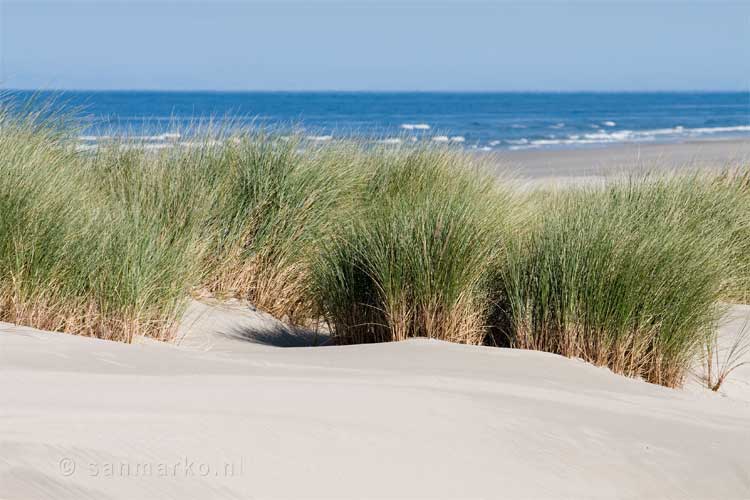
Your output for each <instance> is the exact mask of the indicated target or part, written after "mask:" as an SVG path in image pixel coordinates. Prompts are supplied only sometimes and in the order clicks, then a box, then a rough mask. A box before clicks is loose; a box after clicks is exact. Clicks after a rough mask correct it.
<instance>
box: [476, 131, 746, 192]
mask: <svg viewBox="0 0 750 500" xmlns="http://www.w3.org/2000/svg"><path fill="white" fill-rule="evenodd" d="M491 155H492V161H493V163H495V164H496V165H497V168H498V170H500V171H503V172H505V171H510V172H512V173H513V174H514V175H516V176H518V177H519V178H521V179H529V180H533V181H541V182H549V183H571V182H578V181H589V180H597V179H603V178H606V177H612V176H616V175H620V174H627V173H638V172H644V171H670V170H674V171H684V170H689V169H703V170H717V169H721V168H726V167H733V166H741V165H747V164H748V162H750V139H717V140H703V141H692V142H684V143H679V144H653V143H651V144H649V143H646V144H626V145H613V146H608V147H591V148H577V149H567V150H559V149H556V150H544V149H536V150H535V149H528V150H519V151H504V152H500V153H491Z"/></svg>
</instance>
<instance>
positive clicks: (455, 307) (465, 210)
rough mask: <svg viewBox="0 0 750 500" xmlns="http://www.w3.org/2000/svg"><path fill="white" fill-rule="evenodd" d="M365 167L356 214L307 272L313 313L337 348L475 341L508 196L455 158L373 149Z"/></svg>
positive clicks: (467, 160) (480, 334)
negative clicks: (365, 177)
mask: <svg viewBox="0 0 750 500" xmlns="http://www.w3.org/2000/svg"><path fill="white" fill-rule="evenodd" d="M367 160H368V166H367V170H368V172H371V174H370V176H369V180H368V185H367V186H366V188H365V192H364V193H363V195H362V198H361V201H360V207H359V213H358V215H357V216H356V217H354V218H353V219H352V222H351V224H348V225H343V226H341V227H340V229H339V231H338V232H337V233H336V234H335V236H334V237H333V238H331V240H330V241H328V242H327V243H326V244H325V245H324V246H323V248H322V249H321V252H320V256H319V258H318V260H317V261H316V263H315V265H314V267H313V272H312V281H313V285H312V287H313V288H312V294H313V296H314V297H315V298H316V300H317V303H318V305H319V308H320V309H319V311H320V314H321V315H322V316H323V317H324V318H325V319H326V320H327V321H328V323H329V324H330V326H331V328H332V330H333V332H334V333H335V336H336V338H337V339H338V340H339V341H340V342H345V343H361V342H382V341H390V340H402V339H405V338H408V337H418V336H423V337H430V338H437V339H442V340H450V341H456V342H465V343H471V344H479V343H482V341H483V339H484V335H485V324H486V316H487V314H488V312H489V304H490V302H489V296H488V294H487V292H488V288H487V285H486V279H487V277H488V271H489V269H490V268H491V265H492V263H493V262H494V261H495V258H496V255H495V246H494V241H495V240H496V239H497V238H502V237H503V231H504V230H505V229H506V228H507V226H508V225H509V223H508V219H509V218H510V215H511V212H512V210H511V206H512V204H513V201H512V196H511V195H510V193H509V192H508V191H507V190H503V189H501V188H500V187H499V186H498V185H497V183H496V182H495V180H494V179H493V178H491V177H488V176H487V175H486V174H485V173H482V172H481V171H479V170H478V169H477V168H478V167H477V165H476V158H472V157H471V156H469V155H466V154H464V153H459V152H456V151H450V150H445V149H434V148H408V149H398V150H395V151H393V150H391V151H387V150H386V151H383V150H380V151H373V152H371V153H370V154H369V155H368V158H367Z"/></svg>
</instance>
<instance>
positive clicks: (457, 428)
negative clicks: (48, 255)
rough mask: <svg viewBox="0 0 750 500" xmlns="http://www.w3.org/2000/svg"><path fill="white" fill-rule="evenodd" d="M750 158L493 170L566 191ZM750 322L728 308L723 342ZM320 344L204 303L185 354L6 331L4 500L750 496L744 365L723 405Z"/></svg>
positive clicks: (185, 335)
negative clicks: (631, 174)
mask: <svg viewBox="0 0 750 500" xmlns="http://www.w3.org/2000/svg"><path fill="white" fill-rule="evenodd" d="M748 153H750V145H749V143H748V142H743V141H724V142H703V143H694V144H686V145H660V146H655V145H651V146H643V147H641V148H637V147H635V146H623V147H617V148H610V149H596V150H577V151H557V152H550V151H528V152H508V153H503V154H501V155H498V161H500V162H502V163H503V164H504V165H508V164H512V166H513V167H516V168H517V169H518V175H519V176H520V177H522V178H526V179H532V180H541V181H543V182H553V183H565V182H579V181H584V180H586V179H600V178H603V177H606V176H608V175H612V174H614V173H616V172H618V171H622V169H624V170H625V171H633V170H634V169H636V168H641V167H643V166H644V165H654V166H658V167H659V168H677V167H680V166H682V165H683V164H684V163H685V161H686V160H691V161H692V162H693V165H695V166H696V167H699V168H714V167H715V166H721V165H724V164H726V163H728V162H732V161H736V160H739V159H740V158H741V157H742V155H746V154H748ZM748 321H750V306H733V307H732V308H731V309H730V311H729V313H728V315H727V317H726V321H725V323H724V324H723V326H722V329H721V338H722V342H723V344H724V345H730V344H731V341H732V339H733V338H734V337H735V336H736V335H738V334H739V332H741V331H742V330H743V328H745V327H746V326H747V323H748ZM327 340H328V339H327V338H326V336H325V335H315V334H312V333H309V332H298V331H296V330H294V329H292V328H289V327H288V326H286V325H284V324H282V323H280V322H279V321H277V320H275V319H273V318H271V317H270V316H268V315H265V314H263V313H260V312H258V311H254V310H253V309H252V308H250V307H248V306H247V305H245V304H242V303H234V304H224V305H218V304H205V303H198V302H194V303H193V304H192V305H191V307H190V308H189V310H188V312H187V314H186V316H185V320H184V321H183V325H182V327H181V330H180V335H179V336H178V339H177V342H176V343H175V344H161V343H157V342H154V341H146V340H141V341H140V342H139V343H137V344H135V345H126V344H120V343H115V342H107V341H103V340H96V339H90V338H81V337H75V336H71V335H63V334H56V333H49V332H41V331H38V330H33V329H30V328H24V327H17V326H13V325H8V324H0V370H2V384H1V385H0V412H2V418H1V419H0V451H1V452H0V498H3V499H24V500H28V499H42V498H54V499H57V500H61V499H76V500H82V499H87V498H91V499H97V500H99V499H151V498H154V499H156V498H158V499H165V498H179V499H209V498H210V499H213V498H243V499H246V498H255V497H273V498H311V497H314V498H361V497H368V498H540V497H541V498H667V497H668V498H722V499H732V498H736V499H740V498H750V365H746V366H744V367H742V368H740V369H738V370H736V371H735V373H733V374H732V376H731V377H730V378H729V380H728V381H727V382H726V383H725V385H724V386H723V387H722V390H721V391H720V392H719V393H712V392H710V391H709V390H707V389H706V388H704V387H703V386H702V385H701V383H700V380H699V378H700V369H699V368H697V369H696V375H695V376H694V377H693V378H692V379H691V380H690V381H688V383H687V384H686V387H685V388H683V389H680V390H672V389H667V388H664V387H661V386H656V385H651V384H648V383H645V382H643V381H639V380H633V379H628V378H625V377H621V376H618V375H614V374H612V373H611V372H610V371H609V370H607V369H605V368H598V367H594V366H592V365H590V364H587V363H584V362H582V361H580V360H575V359H567V358H563V357H561V356H557V355H553V354H548V353H542V352H534V351H520V350H508V349H498V348H490V347H476V346H467V345H458V344H450V343H445V342H440V341H430V340H423V339H414V340H409V341H405V342H398V343H388V344H374V345H353V346H326V345H325V344H326V343H327ZM321 345H322V346H321ZM313 346H315V347H313Z"/></svg>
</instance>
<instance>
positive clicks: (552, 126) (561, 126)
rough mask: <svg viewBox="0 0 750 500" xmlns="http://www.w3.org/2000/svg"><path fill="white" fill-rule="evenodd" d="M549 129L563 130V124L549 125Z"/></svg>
mask: <svg viewBox="0 0 750 500" xmlns="http://www.w3.org/2000/svg"><path fill="white" fill-rule="evenodd" d="M549 128H555V129H560V128H565V122H560V123H555V124H554V125H550V126H549Z"/></svg>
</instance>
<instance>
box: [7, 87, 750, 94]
mask: <svg viewBox="0 0 750 500" xmlns="http://www.w3.org/2000/svg"><path fill="white" fill-rule="evenodd" d="M13 91H20V92H170V93H190V92H205V93H269V94H270V93H290V94H291V93H332V92H340V93H351V94H407V93H408V94H420V93H423V94H580V93H586V94H640V93H643V94H646V93H648V94H660V93H744V92H747V93H750V87H748V88H742V89H606V90H602V89H564V90H551V89H548V90H545V89H506V90H467V89H455V90H454V89H451V90H446V89H441V90H437V89H386V90H378V89H335V88H332V89H211V88H195V89H174V88H111V89H110V88H85V87H82V88H39V87H8V88H0V93H2V92H13Z"/></svg>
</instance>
